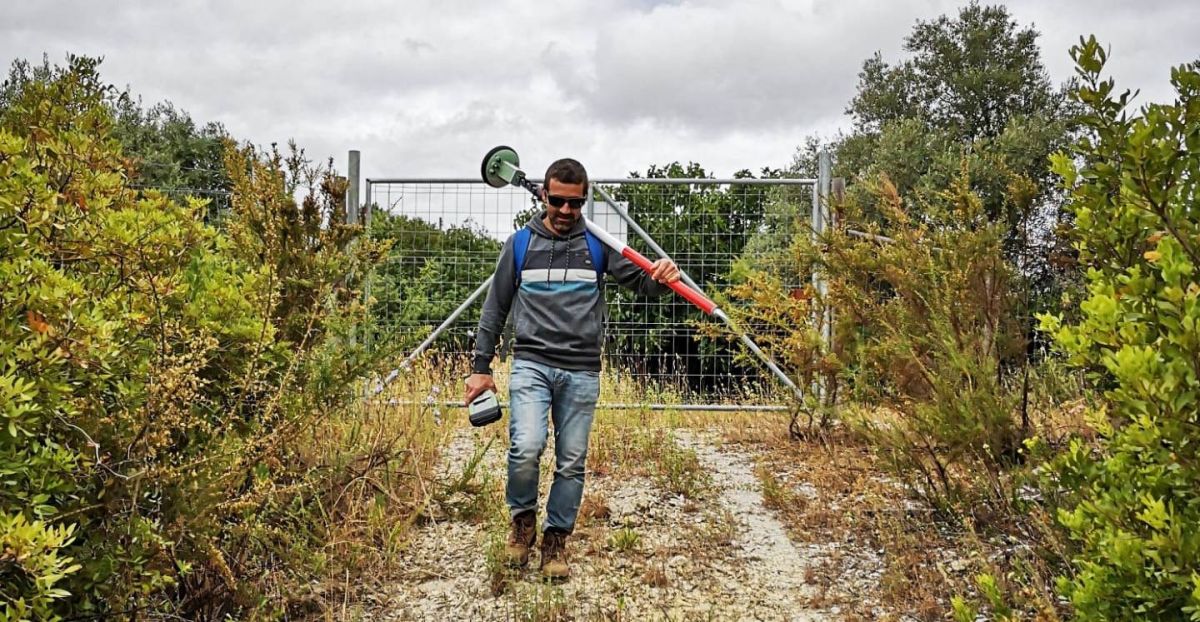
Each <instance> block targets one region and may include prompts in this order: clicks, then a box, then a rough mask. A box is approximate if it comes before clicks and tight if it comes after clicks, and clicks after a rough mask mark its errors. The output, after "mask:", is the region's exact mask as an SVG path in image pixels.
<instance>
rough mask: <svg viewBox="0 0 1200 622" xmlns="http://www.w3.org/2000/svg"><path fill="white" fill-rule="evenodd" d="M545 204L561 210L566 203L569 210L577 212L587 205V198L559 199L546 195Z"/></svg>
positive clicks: (558, 197)
mask: <svg viewBox="0 0 1200 622" xmlns="http://www.w3.org/2000/svg"><path fill="white" fill-rule="evenodd" d="M546 202H547V203H549V204H550V207H553V208H554V209H558V208H561V207H562V206H563V204H564V203H566V204H567V205H568V206H570V208H571V209H573V210H579V209H583V206H584V204H586V203H587V197H560V196H555V195H553V194H548V195H546Z"/></svg>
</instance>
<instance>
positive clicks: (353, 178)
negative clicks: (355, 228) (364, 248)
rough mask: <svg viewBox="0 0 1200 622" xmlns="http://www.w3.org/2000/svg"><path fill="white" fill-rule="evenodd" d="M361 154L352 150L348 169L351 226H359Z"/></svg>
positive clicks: (348, 220) (348, 217)
mask: <svg viewBox="0 0 1200 622" xmlns="http://www.w3.org/2000/svg"><path fill="white" fill-rule="evenodd" d="M358 164H359V152H358V150H357V149H351V150H350V162H349V165H348V166H347V167H346V177H347V178H348V179H349V181H350V184H349V185H348V186H346V222H347V223H348V224H351V225H357V224H358V205H359V204H358V182H359V178H358V170H359V167H358Z"/></svg>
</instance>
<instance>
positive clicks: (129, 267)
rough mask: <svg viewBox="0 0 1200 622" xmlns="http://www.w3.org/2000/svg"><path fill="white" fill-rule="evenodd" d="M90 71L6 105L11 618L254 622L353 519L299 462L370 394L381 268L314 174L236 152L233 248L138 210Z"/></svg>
mask: <svg viewBox="0 0 1200 622" xmlns="http://www.w3.org/2000/svg"><path fill="white" fill-rule="evenodd" d="M96 65H97V63H96V61H94V60H91V59H86V58H75V57H72V58H71V59H70V62H69V65H68V66H67V67H62V68H57V67H56V68H53V69H52V70H49V71H48V73H46V75H44V76H41V77H39V78H37V79H32V80H26V81H23V82H22V83H21V84H19V85H18V86H17V87H12V88H10V87H9V86H8V85H6V87H5V89H3V90H4V92H5V94H6V95H5V98H4V99H3V107H0V475H2V477H0V480H2V481H3V484H4V485H3V486H0V544H2V545H3V546H0V586H3V587H0V597H3V599H4V601H5V605H6V606H7V607H8V609H7V613H6V614H5V615H8V616H10V617H11V616H15V617H17V618H22V617H26V618H28V617H38V618H52V617H54V616H55V615H62V614H67V613H70V614H73V615H86V614H94V615H97V616H104V615H109V616H112V615H116V612H124V611H130V610H135V611H147V612H153V611H158V610H168V611H170V612H172V613H174V614H176V615H183V616H186V617H194V618H219V617H222V616H224V615H238V614H239V612H243V611H248V610H250V609H252V608H254V607H257V606H258V605H259V604H260V603H262V602H265V599H264V598H263V594H262V585H261V584H260V583H259V581H260V579H261V578H262V577H264V576H267V575H268V574H269V572H270V571H272V570H274V569H276V568H278V567H280V566H283V567H285V568H288V571H289V572H294V573H296V574H297V575H299V576H303V575H304V573H305V572H306V571H310V570H311V569H313V568H316V567H318V566H319V564H320V563H322V560H321V558H320V555H319V554H317V553H313V551H314V550H317V551H319V550H320V545H319V544H317V545H313V544H312V543H311V542H310V541H309V539H310V538H319V537H320V528H321V525H322V522H321V520H324V519H326V518H329V519H333V520H336V516H333V517H330V516H328V515H327V514H326V515H323V516H322V515H319V514H318V513H317V512H316V511H313V510H312V509H311V508H312V506H313V505H315V504H317V503H319V502H320V501H319V500H318V496H319V495H318V494H317V493H315V492H313V491H314V490H316V491H319V490H322V487H323V486H324V485H325V484H326V482H331V481H339V480H340V479H341V478H343V477H344V473H343V472H341V471H337V470H323V469H318V468H315V467H314V465H312V464H311V459H309V458H308V457H306V456H305V455H304V454H303V453H302V451H303V449H304V448H303V447H302V446H300V445H299V443H297V442H296V440H297V439H299V438H303V437H304V435H305V434H307V433H308V431H309V430H311V428H313V427H314V426H315V425H316V424H318V423H319V422H321V421H322V420H323V419H324V418H326V417H328V416H329V415H330V414H331V413H333V412H337V411H338V410H339V409H342V408H344V405H345V404H347V403H348V401H349V400H351V399H352V398H353V387H354V381H355V380H356V379H357V378H359V377H360V376H361V375H362V374H363V372H365V371H366V368H367V363H368V360H367V359H365V358H364V356H363V355H362V353H361V351H360V350H358V349H356V348H354V347H352V346H351V345H350V344H349V340H348V339H346V336H347V335H348V333H349V331H350V329H351V328H352V327H353V326H354V324H355V322H356V318H357V317H358V315H356V314H360V313H361V307H359V306H357V305H356V304H355V303H354V302H353V301H357V300H358V299H359V295H358V294H357V293H356V292H355V291H354V289H353V288H354V287H355V286H356V285H357V277H355V275H361V274H363V273H364V270H363V269H362V267H363V265H364V264H365V263H366V262H367V261H368V260H369V258H370V257H371V256H373V255H374V254H377V250H378V249H377V248H376V246H375V245H374V244H371V243H369V242H367V241H361V242H362V243H357V244H355V243H352V242H353V241H354V239H355V238H356V236H357V235H358V233H359V230H358V229H357V228H355V227H349V226H347V225H345V222H344V221H345V218H344V205H343V204H342V203H341V201H342V200H343V199H342V196H343V193H342V190H343V189H344V186H342V185H339V183H341V182H339V181H338V180H337V179H336V178H335V177H334V176H333V175H332V174H331V173H330V172H329V171H328V170H325V169H319V168H313V167H311V166H308V165H307V164H306V163H305V162H303V160H302V158H301V159H293V160H292V161H291V162H285V161H283V160H282V159H281V158H280V157H278V156H277V155H276V154H269V155H268V156H266V157H263V156H261V155H259V154H258V153H256V152H255V151H253V150H249V149H240V150H239V149H234V148H230V149H228V150H227V151H226V155H227V162H228V164H229V167H230V169H231V171H232V172H233V173H234V174H231V176H230V177H231V183H232V187H233V195H232V204H233V205H234V208H235V212H236V213H235V214H234V215H233V216H232V219H231V220H230V221H229V222H228V229H227V231H228V233H225V232H222V231H218V230H217V229H214V228H212V227H210V226H207V225H206V224H205V223H204V222H203V215H204V210H205V207H206V206H205V204H204V203H203V202H201V201H196V200H190V199H189V200H186V201H184V202H182V203H181V202H177V201H174V200H172V199H169V198H168V197H166V196H164V195H163V194H161V193H159V192H156V191H152V190H142V189H138V188H134V187H131V186H130V185H129V180H130V179H131V178H132V175H131V174H130V169H129V168H128V167H129V166H131V163H130V161H129V159H128V158H127V157H126V156H125V154H124V153H123V152H122V150H121V148H120V145H119V143H118V142H117V140H116V139H115V138H114V121H113V114H112V111H111V108H110V103H111V101H110V100H111V97H112V93H113V90H112V89H111V87H108V86H106V85H105V84H103V83H102V82H101V81H100V78H99V75H98V72H97V69H96ZM294 157H296V156H294ZM297 180H299V181H298V182H297ZM306 180H308V182H307V183H309V188H308V190H309V193H308V198H307V199H305V200H304V201H302V202H300V203H299V204H297V203H296V200H295V199H294V196H295V190H297V184H298V183H305V181H306ZM301 189H303V188H301ZM383 462H386V456H385V457H384V458H383ZM372 464H376V463H375V462H373V463H372ZM319 516H321V518H320V519H319V518H318V517H319ZM72 558H73V559H74V560H77V561H76V562H74V563H72V562H71V561H70V560H71V559H72ZM284 604H285V605H286V603H284ZM271 606H272V607H279V606H281V605H278V604H276V603H271Z"/></svg>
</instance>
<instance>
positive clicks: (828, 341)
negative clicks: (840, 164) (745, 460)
mask: <svg viewBox="0 0 1200 622" xmlns="http://www.w3.org/2000/svg"><path fill="white" fill-rule="evenodd" d="M832 179H833V159H832V158H831V157H830V155H829V151H828V150H825V149H822V150H821V153H819V154H818V155H817V185H816V187H815V188H813V210H812V238H813V244H814V245H815V244H820V243H821V238H822V237H823V236H824V235H825V230H826V228H827V226H828V222H829V194H830V192H829V191H830V185H831V183H832ZM812 279H813V289H814V290H815V291H816V294H817V296H818V297H819V298H818V299H819V300H820V301H821V308H820V310H819V311H818V314H819V315H818V316H817V318H818V321H819V322H820V323H821V345H822V346H823V347H822V350H823V351H825V352H828V351H829V350H830V349H831V347H832V343H833V330H832V329H833V327H832V325H831V324H832V322H833V309H831V308H830V307H829V306H828V305H827V301H826V294H827V293H828V291H829V290H828V286H827V284H826V283H825V277H824V275H823V274H821V273H820V272H819V271H818V270H814V271H813V275H812ZM826 389H827V387H825V383H823V382H822V383H820V384H819V385H818V387H817V391H818V395H819V396H820V398H821V401H824V400H825V396H826V395H827V390H826Z"/></svg>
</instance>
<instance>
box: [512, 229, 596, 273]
mask: <svg viewBox="0 0 1200 622" xmlns="http://www.w3.org/2000/svg"><path fill="white" fill-rule="evenodd" d="M530 233H531V232H530V231H529V229H528V228H525V227H522V228H520V229H518V230H517V232H516V233H514V234H513V268H514V271H513V281H514V282H515V283H520V282H521V271H522V270H524V269H525V253H526V251H528V250H529V244H530V242H532V240H533V238H532V237H531V236H530ZM583 236H584V239H586V240H587V246H588V253H589V254H590V255H591V256H592V267H593V268H595V269H596V281H597V282H599V281H601V280H603V279H604V273H605V272H607V271H608V256H607V255H605V254H604V243H603V242H601V241H600V238H597V237H596V236H594V235H592V232H591V231H584V232H583Z"/></svg>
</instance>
